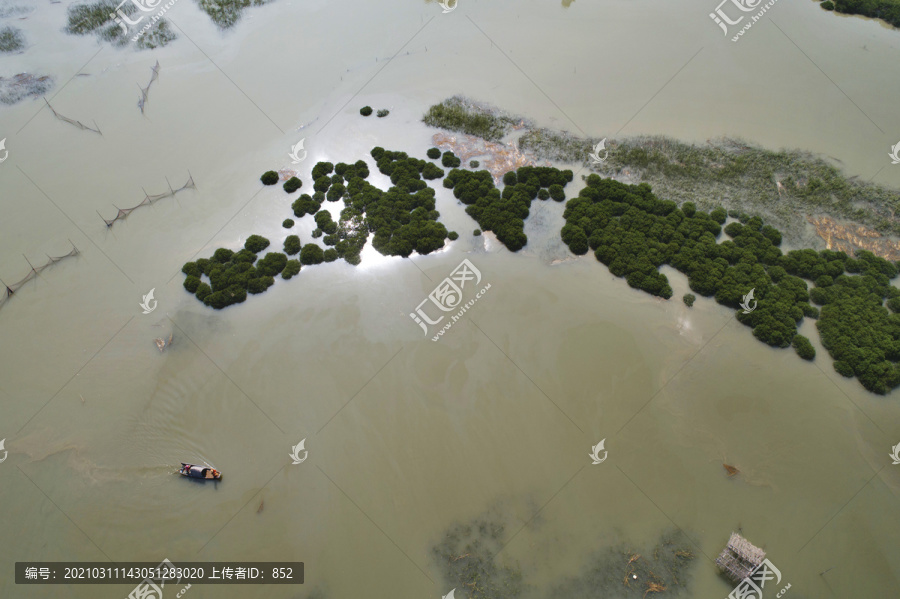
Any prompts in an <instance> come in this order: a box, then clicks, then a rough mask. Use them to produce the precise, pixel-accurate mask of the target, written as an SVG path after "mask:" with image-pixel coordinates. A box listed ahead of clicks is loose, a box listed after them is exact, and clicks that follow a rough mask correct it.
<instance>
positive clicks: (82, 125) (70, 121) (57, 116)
mask: <svg viewBox="0 0 900 599" xmlns="http://www.w3.org/2000/svg"><path fill="white" fill-rule="evenodd" d="M44 102H46V103H47V107H48V108H50V110H51V112H53V116H55V117H56V118H58V119H59V120H61V121H65V122H67V123H69V124H70V125H75V126H76V127H78V128H79V129H87V130H88V131H93V132H94V133H100V128H99V127H97V121H94V127H97V128H96V129H93V128H91V127H88V126H87V125H85V124H84V123H82V122H81V121H76V120H74V119H70V118H69V117H67V116H63V115H61V114H59V113H58V112H56V111H55V110H54V109H53V107H52V106H50V102H47V98H44ZM100 135H103V134H102V133H100Z"/></svg>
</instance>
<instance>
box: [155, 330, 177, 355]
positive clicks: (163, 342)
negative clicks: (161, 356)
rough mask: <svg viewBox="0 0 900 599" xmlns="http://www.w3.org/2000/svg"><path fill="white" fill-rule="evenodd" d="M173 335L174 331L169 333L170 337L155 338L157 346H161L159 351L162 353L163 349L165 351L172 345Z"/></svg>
mask: <svg viewBox="0 0 900 599" xmlns="http://www.w3.org/2000/svg"><path fill="white" fill-rule="evenodd" d="M172 336H173V333H169V338H168V339H163V338H162V337H157V338H156V339H155V341H156V347H158V348H159V352H160V353H162V352H163V351H165V349H166V348H167V347H169V346H170V345H172Z"/></svg>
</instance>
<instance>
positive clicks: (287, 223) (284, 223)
mask: <svg viewBox="0 0 900 599" xmlns="http://www.w3.org/2000/svg"><path fill="white" fill-rule="evenodd" d="M281 226H282V227H284V228H285V229H290V228H291V227H293V226H294V219H292V218H286V219H284V220H283V221H281Z"/></svg>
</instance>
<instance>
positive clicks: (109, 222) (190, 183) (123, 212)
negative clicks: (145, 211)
mask: <svg viewBox="0 0 900 599" xmlns="http://www.w3.org/2000/svg"><path fill="white" fill-rule="evenodd" d="M166 183H167V184H168V185H169V191H167V192H165V193H158V194H156V195H149V194H148V193H147V192H146V191H144V199H143V200H141V202H140V203H139V204H138V205H137V206H132V207H131V208H119V207H118V206H115V205H114V206H115V208H116V210H118V212H117V213H116V217H115V218H112V219H107V218H103V215H102V214H100V213H99V212H98V213H97V214H100V218H102V219H103V222H105V223H106V226H107V228H108V227H111V226H113V224H114V223H115V222H116V221H117V220H121V219H124V218H125V217H126V216H128V215H129V214H131V213H132V212H134V211H135V210H137V209H138V208H140V207H141V206H147V205H148V204H152V203H153V202H155V201H157V200H161V199H162V198H168V197H171V196H174V195H175V194H176V193H178V192H179V191H183V190H185V189H196V188H197V186H196V185H194V177H193V176H191V174H190V172H189V173H188V180H187V183H185V184H184V185H182V186H181V187H179V188H178V189H172V184H171V183H169V180H168V179H166Z"/></svg>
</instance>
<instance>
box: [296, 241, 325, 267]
mask: <svg viewBox="0 0 900 599" xmlns="http://www.w3.org/2000/svg"><path fill="white" fill-rule="evenodd" d="M324 259H325V252H324V251H323V250H322V248H320V247H319V246H317V245H316V244H314V243H307V244H306V245H304V246H303V249H301V250H300V264H303V265H309V264H321V263H322V261H323V260H324Z"/></svg>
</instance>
